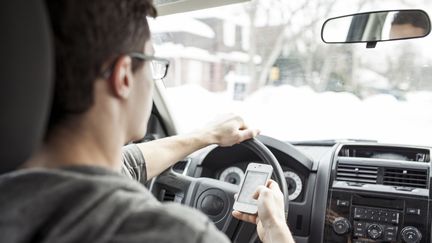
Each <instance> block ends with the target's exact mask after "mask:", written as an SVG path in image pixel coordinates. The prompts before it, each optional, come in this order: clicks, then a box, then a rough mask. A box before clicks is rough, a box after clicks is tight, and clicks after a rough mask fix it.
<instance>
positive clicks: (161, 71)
mask: <svg viewBox="0 0 432 243" xmlns="http://www.w3.org/2000/svg"><path fill="white" fill-rule="evenodd" d="M129 56H130V57H131V58H137V59H140V60H143V61H151V63H150V64H151V69H152V75H153V79H154V80H159V79H164V78H165V77H166V76H167V73H168V67H169V60H168V59H165V58H160V57H155V56H147V55H144V54H142V53H139V52H133V53H130V54H129Z"/></svg>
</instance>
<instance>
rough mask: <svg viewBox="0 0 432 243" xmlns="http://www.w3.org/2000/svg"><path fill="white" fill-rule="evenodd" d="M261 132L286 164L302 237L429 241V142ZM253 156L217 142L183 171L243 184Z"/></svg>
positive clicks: (361, 242) (356, 242) (364, 242)
mask: <svg viewBox="0 0 432 243" xmlns="http://www.w3.org/2000/svg"><path fill="white" fill-rule="evenodd" d="M258 139H259V140H260V141H261V142H263V143H264V144H265V145H266V146H267V147H268V148H269V149H270V151H271V152H272V153H273V154H274V155H275V157H276V158H277V160H278V161H279V163H280V165H281V167H282V169H283V171H284V176H285V179H286V181H287V184H288V190H289V199H290V203H289V216H288V218H287V222H288V224H289V226H290V229H291V231H292V233H293V235H294V238H295V240H296V242H298V243H303V242H304V243H306V242H311V243H312V242H324V243H346V242H349V243H375V242H376V243H378V242H383V243H403V242H406V243H427V242H431V227H432V224H431V221H432V213H431V209H432V200H431V198H432V193H431V191H430V188H431V186H432V185H431V173H430V172H431V162H430V160H431V158H430V152H431V149H430V148H427V147H416V146H402V145H388V144H379V143H375V142H364V141H359V142H356V141H343V142H338V141H335V142H334V143H316V142H315V143H302V144H290V143H286V142H282V141H279V140H276V139H274V138H270V137H265V136H259V138H258ZM251 162H255V163H260V162H261V160H260V159H259V158H258V156H257V155H254V154H253V153H252V152H250V151H248V149H247V148H245V147H243V146H240V145H236V146H233V147H216V146H215V147H208V148H205V149H203V150H201V151H198V152H197V153H195V154H193V155H191V157H190V158H189V159H188V160H186V161H184V163H183V165H180V167H181V170H180V171H179V172H183V173H184V174H185V175H188V176H192V177H197V178H199V177H207V178H212V179H216V180H219V181H223V182H226V183H229V184H233V185H239V184H240V183H241V181H242V179H243V178H244V173H245V170H246V167H247V165H248V164H249V163H251ZM177 166H178V165H177Z"/></svg>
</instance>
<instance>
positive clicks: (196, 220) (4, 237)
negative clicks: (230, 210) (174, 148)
mask: <svg viewBox="0 0 432 243" xmlns="http://www.w3.org/2000/svg"><path fill="white" fill-rule="evenodd" d="M137 152H139V151H138V150H137V147H134V146H131V147H126V148H125V153H124V155H125V158H126V159H125V163H126V167H125V169H126V171H129V172H131V173H130V174H129V175H128V176H130V177H131V178H134V179H136V180H143V179H145V162H144V158H142V155H141V153H138V154H137ZM129 156H132V158H133V159H128V157H129ZM140 156H141V157H140ZM0 215H1V217H0V238H1V242H10V243H18V242H20V243H21V242H46V243H48V242H50V243H51V242H55V243H63V242H64V243H68V242H71V243H72V242H96V243H108V242H112V243H123V242H125V243H126V242H132V243H134V242H137V243H138V242H167V243H168V242H170V243H171V242H187V243H194V242H197V243H198V242H200V243H215V242H229V240H228V239H227V237H226V236H225V235H224V234H222V233H221V232H219V231H218V230H217V229H216V227H215V226H214V225H213V223H212V222H211V221H210V220H209V219H208V218H207V217H206V216H205V215H203V214H201V213H200V212H198V211H197V210H194V209H190V208H187V207H183V206H181V205H178V204H161V203H159V202H158V201H157V200H156V199H155V198H154V197H153V196H152V195H151V193H150V192H149V191H148V190H147V189H146V188H145V187H144V186H142V185H141V184H140V183H139V182H137V181H134V180H130V179H129V178H126V177H125V176H122V175H121V174H119V173H116V172H112V171H109V170H106V169H104V168H101V167H89V166H74V167H65V168H60V169H23V170H17V171H15V172H12V173H8V174H5V175H2V176H0ZM186 215H187V216H186Z"/></svg>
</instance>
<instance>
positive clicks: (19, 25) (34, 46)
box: [0, 0, 54, 173]
mask: <svg viewBox="0 0 432 243" xmlns="http://www.w3.org/2000/svg"><path fill="white" fill-rule="evenodd" d="M0 57H1V58H0V79H1V82H0V85H1V87H0V113H1V119H0V173H5V172H8V171H11V170H13V169H16V168H17V167H19V166H20V165H21V164H22V163H23V162H25V161H26V160H27V159H28V158H29V156H30V155H31V153H32V152H33V151H34V149H36V148H37V146H38V145H39V144H40V143H41V142H42V138H43V135H44V129H45V126H46V122H47V118H48V112H49V109H50V100H51V88H52V87H51V86H52V77H53V76H52V71H53V70H54V69H53V67H52V65H53V52H52V44H51V31H50V25H49V20H48V15H47V12H46V9H45V3H44V1H42V0H13V1H2V2H1V3H0Z"/></svg>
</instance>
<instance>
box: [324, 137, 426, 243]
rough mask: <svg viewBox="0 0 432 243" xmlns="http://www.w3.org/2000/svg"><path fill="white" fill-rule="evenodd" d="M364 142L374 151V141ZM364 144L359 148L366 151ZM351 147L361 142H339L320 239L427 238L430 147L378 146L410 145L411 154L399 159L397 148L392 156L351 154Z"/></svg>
mask: <svg viewBox="0 0 432 243" xmlns="http://www.w3.org/2000/svg"><path fill="white" fill-rule="evenodd" d="M368 146H370V147H371V150H375V151H376V150H377V147H376V146H372V145H368ZM368 146H366V145H365V146H363V147H362V148H361V149H363V151H366V148H367V147H368ZM353 147H355V148H357V147H359V145H355V146H354V145H341V147H340V148H339V150H338V153H337V154H338V156H336V157H335V159H334V163H333V170H332V178H331V183H330V188H329V194H328V200H327V209H326V224H325V234H324V242H325V243H342V242H343V243H345V242H350V243H366V242H368V243H374V242H389V243H399V242H401V243H402V242H406V243H428V242H430V241H431V235H430V234H431V233H430V231H431V230H430V229H431V213H430V211H429V208H430V207H431V206H432V203H431V194H430V190H429V188H430V187H431V184H430V181H431V180H430V162H428V161H426V160H428V159H429V157H428V156H429V155H428V151H426V150H425V149H419V150H416V149H415V148H411V150H410V148H406V147H402V148H396V147H390V146H389V147H383V146H382V145H381V147H382V149H384V150H385V149H388V150H391V151H398V152H400V151H404V150H407V151H408V150H409V152H410V155H412V156H411V157H410V158H414V159H412V160H401V158H403V157H401V156H399V157H395V153H391V154H392V156H391V158H389V157H382V156H380V157H379V158H375V157H369V158H365V157H355V156H352V155H353V153H352V152H353V150H354V149H353ZM378 150H379V149H378ZM347 151H348V152H347ZM425 151H426V152H425ZM416 152H418V154H416ZM423 152H424V153H423ZM347 153H348V156H347ZM374 153H375V152H374ZM384 153H385V154H387V155H388V154H390V153H389V152H384ZM362 154H364V153H362ZM366 154H369V155H370V153H366ZM394 158H398V160H396V159H394ZM415 158H419V160H422V161H416V160H415Z"/></svg>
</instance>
